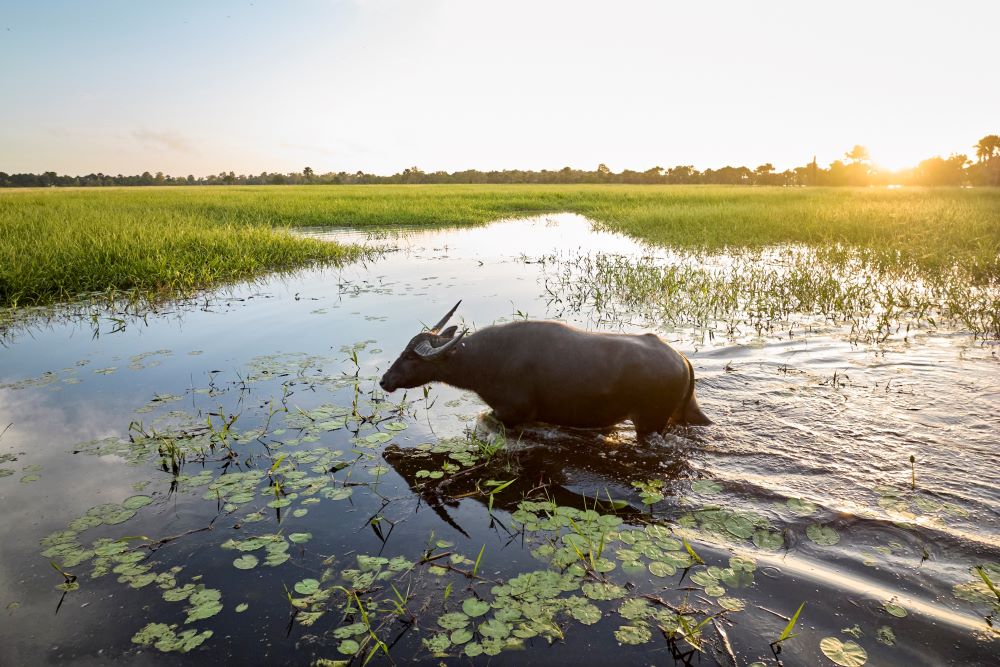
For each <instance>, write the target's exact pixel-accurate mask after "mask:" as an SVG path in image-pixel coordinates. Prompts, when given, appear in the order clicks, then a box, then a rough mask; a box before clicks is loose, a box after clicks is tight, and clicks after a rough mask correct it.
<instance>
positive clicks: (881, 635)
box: [875, 625, 896, 646]
mask: <svg viewBox="0 0 1000 667" xmlns="http://www.w3.org/2000/svg"><path fill="white" fill-rule="evenodd" d="M875 639H877V640H878V641H879V642H881V643H882V644H885V645H886V646H894V645H895V644H896V633H895V632H893V631H892V628H890V627H889V626H888V625H883V626H881V627H880V628H879V629H878V630H876V631H875Z"/></svg>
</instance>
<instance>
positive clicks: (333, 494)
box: [322, 486, 354, 500]
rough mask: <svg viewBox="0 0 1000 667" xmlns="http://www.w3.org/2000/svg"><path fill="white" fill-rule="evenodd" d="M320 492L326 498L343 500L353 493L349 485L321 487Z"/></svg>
mask: <svg viewBox="0 0 1000 667" xmlns="http://www.w3.org/2000/svg"><path fill="white" fill-rule="evenodd" d="M322 493H323V497H324V498H326V499H327V500H344V499H346V498H350V497H351V494H352V493H354V489H352V488H351V487H349V486H334V487H331V488H326V489H323V491H322Z"/></svg>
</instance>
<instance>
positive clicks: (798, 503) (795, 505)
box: [785, 498, 817, 516]
mask: <svg viewBox="0 0 1000 667" xmlns="http://www.w3.org/2000/svg"><path fill="white" fill-rule="evenodd" d="M785 504H786V505H787V506H788V509H790V510H792V512H793V513H794V514H797V515H799V516H811V515H813V514H815V513H816V509H817V507H816V503H813V502H809V501H808V500H803V499H801V498H789V499H788V500H787V501H786V502H785Z"/></svg>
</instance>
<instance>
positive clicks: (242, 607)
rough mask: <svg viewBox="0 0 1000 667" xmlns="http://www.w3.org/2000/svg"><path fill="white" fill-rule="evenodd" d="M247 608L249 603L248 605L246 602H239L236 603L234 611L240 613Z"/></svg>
mask: <svg viewBox="0 0 1000 667" xmlns="http://www.w3.org/2000/svg"><path fill="white" fill-rule="evenodd" d="M249 608H250V605H248V604H247V603H246V602H241V603H239V604H238V605H236V613H237V614H242V613H243V612H245V611H246V610H247V609H249Z"/></svg>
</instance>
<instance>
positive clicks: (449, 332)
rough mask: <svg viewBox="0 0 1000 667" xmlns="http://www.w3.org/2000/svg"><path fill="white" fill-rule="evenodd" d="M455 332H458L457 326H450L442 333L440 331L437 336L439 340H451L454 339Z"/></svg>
mask: <svg viewBox="0 0 1000 667" xmlns="http://www.w3.org/2000/svg"><path fill="white" fill-rule="evenodd" d="M456 331H458V327H457V326H450V327H448V328H447V329H445V330H444V331H442V332H441V333H439V334H438V336H441V338H447V339H449V340H450V339H452V338H454V337H455V332H456Z"/></svg>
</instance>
